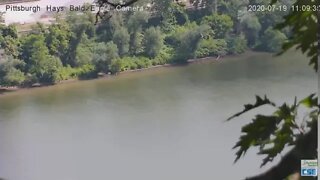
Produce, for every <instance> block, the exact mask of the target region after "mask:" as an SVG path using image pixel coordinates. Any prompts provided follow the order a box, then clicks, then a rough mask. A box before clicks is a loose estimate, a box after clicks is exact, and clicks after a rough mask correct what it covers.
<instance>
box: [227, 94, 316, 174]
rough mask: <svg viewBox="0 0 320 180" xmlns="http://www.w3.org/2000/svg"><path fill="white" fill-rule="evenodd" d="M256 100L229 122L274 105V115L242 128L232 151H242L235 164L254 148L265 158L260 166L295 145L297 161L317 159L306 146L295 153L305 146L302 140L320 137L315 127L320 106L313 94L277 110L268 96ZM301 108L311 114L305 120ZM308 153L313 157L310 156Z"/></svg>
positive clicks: (314, 151)
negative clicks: (311, 136) (299, 145)
mask: <svg viewBox="0 0 320 180" xmlns="http://www.w3.org/2000/svg"><path fill="white" fill-rule="evenodd" d="M256 99H257V100H256V103H255V104H247V105H245V109H244V110H243V111H241V112H239V113H237V114H236V115H234V116H232V117H230V118H229V120H230V119H233V118H235V117H237V116H240V115H242V114H244V113H245V112H248V111H250V110H252V109H254V108H259V107H261V106H263V105H271V106H272V107H274V108H275V111H274V113H273V114H272V115H269V116H266V115H260V114H259V115H256V116H255V118H254V119H253V120H252V122H251V123H249V124H247V125H245V126H244V127H243V128H242V130H241V132H242V133H243V135H242V136H241V137H240V139H239V141H238V142H237V143H236V145H235V146H234V147H233V148H234V149H236V148H239V149H238V151H237V152H236V156H237V157H236V159H235V162H237V161H238V160H239V159H240V157H242V156H244V155H245V153H246V152H247V150H248V149H249V148H251V147H258V148H259V152H258V154H260V155H266V157H265V158H264V159H263V162H262V164H261V166H264V165H265V164H267V163H268V162H270V161H272V160H273V159H274V158H275V157H276V156H277V155H279V154H280V153H281V152H282V151H283V150H284V148H285V147H289V146H293V145H295V148H294V150H295V152H294V156H295V158H296V159H298V160H300V159H303V158H315V157H316V154H317V151H316V148H314V149H311V150H310V149H306V148H307V146H304V147H302V148H301V147H299V148H300V149H299V150H296V149H297V147H298V144H299V143H300V144H301V143H304V141H303V142H301V141H302V139H304V140H306V136H310V134H312V133H313V134H317V133H314V132H317V129H316V127H317V125H315V124H317V120H318V116H319V107H320V106H319V105H318V104H317V103H318V98H317V96H316V95H315V94H311V95H310V96H308V97H306V98H304V99H302V100H301V101H299V102H297V100H296V99H295V102H294V103H293V105H288V104H286V103H284V104H283V105H281V106H276V105H275V104H274V103H272V101H271V100H269V99H268V98H267V97H266V96H265V97H264V99H263V98H261V97H259V96H257V97H256ZM302 106H303V107H304V110H306V111H307V112H308V115H307V116H305V117H304V118H303V119H299V117H300V116H299V114H298V112H300V111H299V109H300V108H302ZM310 144H312V143H310ZM307 152H311V153H309V154H308V153H307ZM295 170H296V169H294V171H295ZM291 173H293V172H291Z"/></svg>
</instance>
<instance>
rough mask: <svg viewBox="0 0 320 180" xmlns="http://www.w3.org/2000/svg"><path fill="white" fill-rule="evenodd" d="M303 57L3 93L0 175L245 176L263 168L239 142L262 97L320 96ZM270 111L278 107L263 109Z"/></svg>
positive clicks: (260, 58) (12, 178)
mask: <svg viewBox="0 0 320 180" xmlns="http://www.w3.org/2000/svg"><path fill="white" fill-rule="evenodd" d="M316 82H317V78H316V74H315V73H313V72H312V70H311V68H309V67H308V66H307V63H306V59H305V58H304V57H303V56H301V55H299V54H295V53H290V54H287V55H285V56H282V57H278V58H274V57H272V56H271V55H269V54H261V53H249V54H246V55H243V56H240V57H228V58H224V59H223V60H222V61H220V62H214V63H209V64H193V65H189V66H183V67H169V68H160V69H156V70H152V71H144V72H138V73H131V74H126V75H120V76H118V77H115V78H111V79H100V80H92V81H83V82H76V83H70V84H64V85H58V86H55V87H48V88H40V89H34V90H26V91H20V92H16V93H12V94H8V95H4V96H0V177H3V178H5V179H7V180H88V179H90V180H106V179H109V180H127V179H130V180H164V179H165V180H195V179H198V180H212V179H226V180H233V179H243V178H244V177H246V176H250V175H255V174H257V173H259V172H262V171H264V170H265V169H266V168H268V167H269V166H270V165H269V166H267V167H265V168H262V169H260V168H259V165H260V163H261V159H262V157H258V156H256V154H255V153H256V151H255V150H252V151H249V152H248V154H247V156H246V157H245V158H244V159H241V160H240V161H239V162H238V163H236V164H233V160H234V158H235V156H234V153H235V151H234V150H232V149H231V148H232V146H233V145H234V144H235V142H236V141H237V139H238V137H239V135H240V129H241V126H242V125H244V124H246V123H247V122H249V120H250V117H252V116H253V113H249V114H247V115H245V116H243V117H241V118H238V119H235V120H234V121H231V122H228V123H226V122H225V120H226V119H227V118H228V117H229V116H230V115H232V114H233V113H235V112H237V111H240V110H242V108H243V106H242V105H243V104H244V103H248V102H253V101H254V95H255V94H259V95H264V94H268V95H269V96H270V98H272V99H274V101H276V102H278V103H279V102H283V101H289V102H292V101H293V99H294V96H297V97H300V98H301V97H304V96H306V95H307V94H309V93H311V92H316V91H317V83H316ZM257 112H262V113H270V112H272V111H271V109H268V108H265V109H263V110H260V111H255V113H257Z"/></svg>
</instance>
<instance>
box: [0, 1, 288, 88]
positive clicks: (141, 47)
mask: <svg viewBox="0 0 320 180" xmlns="http://www.w3.org/2000/svg"><path fill="white" fill-rule="evenodd" d="M255 1H258V0H252V1H250V2H249V1H242V0H231V1H230V0H220V1H212V0H204V1H201V2H194V3H193V5H192V7H189V6H183V5H181V4H177V3H174V2H172V1H171V0H165V1H154V2H153V3H152V6H151V7H150V8H148V9H145V11H139V12H116V11H114V12H111V13H112V17H111V18H110V19H109V18H108V19H107V18H106V19H102V20H101V22H100V23H99V24H98V25H96V24H95V14H93V13H91V12H82V13H75V12H67V13H65V14H56V16H55V18H56V23H53V24H51V25H49V26H48V27H46V26H45V25H43V24H41V23H37V24H35V25H34V27H33V28H32V30H31V31H30V32H29V33H28V34H27V35H23V34H19V33H18V31H17V28H16V26H15V25H8V26H6V25H0V32H1V33H0V51H2V52H3V53H2V55H0V87H1V86H2V87H9V86H18V87H28V86H31V85H33V84H35V83H38V84H55V83H58V82H60V81H63V80H68V79H74V78H95V77H97V76H98V74H100V73H104V74H116V73H118V72H121V71H126V70H134V69H142V68H147V67H150V66H155V65H163V64H171V63H185V62H186V61H187V60H188V59H190V58H201V57H208V56H223V55H227V54H241V53H243V52H245V51H246V50H247V49H248V48H249V49H252V50H259V51H267V52H277V51H278V50H280V49H281V44H282V42H283V41H284V40H286V39H287V37H289V36H290V35H291V32H290V31H289V30H288V29H283V30H281V31H280V30H275V29H273V28H272V27H273V26H274V25H275V24H277V23H279V22H281V20H282V18H283V16H284V15H285V14H286V13H287V12H281V11H275V12H272V13H270V12H248V11H247V6H248V4H249V3H251V4H252V3H259V4H261V3H262V4H268V3H269V0H263V1H261V0H259V2H255ZM149 2H150V1H148V0H142V1H138V2H137V4H138V5H139V4H140V5H146V4H147V3H149ZM278 3H280V4H285V5H288V7H289V5H290V1H289V0H281V1H280V2H278Z"/></svg>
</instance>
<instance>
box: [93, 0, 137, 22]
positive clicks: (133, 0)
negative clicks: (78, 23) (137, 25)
mask: <svg viewBox="0 0 320 180" xmlns="http://www.w3.org/2000/svg"><path fill="white" fill-rule="evenodd" d="M138 1H139V0H130V1H128V2H125V3H113V2H109V0H98V1H97V4H98V6H99V10H98V12H97V14H96V23H95V24H97V23H98V21H99V18H101V19H102V18H103V17H104V16H105V15H107V14H108V11H104V12H101V8H103V7H105V6H108V5H109V6H111V7H113V9H116V8H122V7H127V6H130V5H132V4H134V3H136V2H138ZM111 17H112V16H111V15H110V16H109V17H107V19H110V18H111Z"/></svg>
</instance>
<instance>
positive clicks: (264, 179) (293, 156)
mask: <svg viewBox="0 0 320 180" xmlns="http://www.w3.org/2000/svg"><path fill="white" fill-rule="evenodd" d="M317 136H318V121H314V122H313V123H312V127H311V130H310V131H309V132H308V133H306V134H305V135H303V136H302V137H301V138H300V139H298V140H297V143H296V146H295V147H294V148H293V149H292V150H291V151H289V152H288V153H287V154H286V155H285V156H284V157H283V158H282V160H281V161H280V163H278V165H276V166H274V167H273V168H271V169H270V170H268V171H267V172H265V173H262V174H260V175H257V176H254V177H250V178H247V179H246V180H270V179H275V180H282V179H285V178H287V177H288V176H290V175H291V174H294V173H296V172H299V173H300V166H301V159H314V158H315V157H316V156H317V147H318V140H317Z"/></svg>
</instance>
